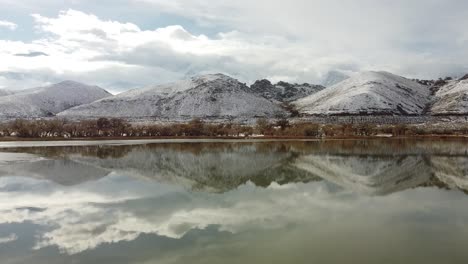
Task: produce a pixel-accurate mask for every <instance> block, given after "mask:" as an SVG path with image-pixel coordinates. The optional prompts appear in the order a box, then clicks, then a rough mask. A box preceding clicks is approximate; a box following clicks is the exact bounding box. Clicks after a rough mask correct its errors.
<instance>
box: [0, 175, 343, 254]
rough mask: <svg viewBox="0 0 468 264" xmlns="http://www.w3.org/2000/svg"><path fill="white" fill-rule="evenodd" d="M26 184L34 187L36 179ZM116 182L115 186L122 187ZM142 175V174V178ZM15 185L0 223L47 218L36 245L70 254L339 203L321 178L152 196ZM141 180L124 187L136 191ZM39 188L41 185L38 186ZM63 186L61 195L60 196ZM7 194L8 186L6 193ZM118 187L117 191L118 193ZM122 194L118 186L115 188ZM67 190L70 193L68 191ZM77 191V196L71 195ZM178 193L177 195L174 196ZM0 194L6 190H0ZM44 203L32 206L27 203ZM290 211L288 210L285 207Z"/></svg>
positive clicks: (282, 219)
mask: <svg viewBox="0 0 468 264" xmlns="http://www.w3.org/2000/svg"><path fill="white" fill-rule="evenodd" d="M29 184H30V185H29V187H32V188H38V185H34V184H35V183H32V184H31V182H30V183H29ZM124 184H125V186H120V188H119V187H118V186H115V187H117V188H118V189H122V188H125V187H128V184H127V183H124ZM145 184H146V183H144V182H142V183H141V186H142V185H145ZM23 186H24V189H23V190H17V191H15V192H14V196H15V198H14V199H13V200H11V201H10V202H9V203H7V202H4V203H2V204H0V208H1V209H0V211H1V214H0V223H21V222H25V221H30V222H33V223H35V224H38V225H43V226H47V227H48V228H49V229H50V230H49V231H45V233H43V234H41V235H40V236H39V237H38V241H37V243H36V247H35V248H36V249H40V248H43V247H47V246H57V247H59V248H60V249H61V250H62V251H64V252H67V253H69V254H74V253H78V252H82V251H85V250H88V249H93V248H96V247H97V246H99V245H101V244H104V243H115V242H118V241H130V240H133V239H135V238H136V237H138V236H139V235H140V234H142V233H146V234H150V233H151V234H158V235H161V236H166V237H171V238H181V237H183V236H184V235H185V234H186V233H187V232H188V231H190V230H193V229H204V228H206V227H207V226H210V225H218V226H219V227H220V229H221V230H224V231H229V232H232V233H237V232H241V231H243V230H246V229H248V228H268V229H270V228H276V227H281V226H284V225H285V224H287V223H290V222H292V221H294V222H295V221H301V219H302V221H303V220H305V219H309V220H311V219H313V218H311V216H310V215H309V213H307V211H304V210H302V209H300V208H298V207H297V206H296V205H298V204H304V205H308V206H314V207H317V206H318V207H327V208H328V210H329V209H330V208H333V207H334V206H340V207H341V206H343V205H344V204H340V203H334V202H332V201H326V200H327V199H326V197H331V196H330V193H329V192H328V191H327V190H326V188H325V186H323V185H322V184H315V185H302V184H301V185H289V186H281V187H278V186H275V185H273V186H272V187H270V188H267V189H257V188H256V187H255V186H253V185H252V184H247V185H245V186H242V187H241V188H239V189H237V190H234V191H231V192H228V193H226V194H224V195H215V196H213V194H208V193H191V194H187V193H184V192H179V191H178V190H177V189H175V190H173V191H172V192H165V193H163V194H161V196H159V197H158V193H157V190H156V194H155V196H156V197H146V198H145V194H144V193H143V194H142V197H141V198H140V199H138V197H137V196H135V195H129V196H127V197H119V199H118V200H116V199H112V197H111V196H110V194H109V193H108V194H106V193H100V192H99V191H98V190H96V192H90V191H89V190H86V186H84V187H76V188H74V189H69V190H68V191H67V192H66V193H65V192H62V191H61V190H57V189H60V188H63V187H60V186H56V188H57V189H54V188H50V187H47V188H49V190H48V191H44V190H42V191H39V190H36V192H35V193H32V194H31V193H30V189H29V188H28V183H27V182H25V183H24V185H23ZM141 186H136V188H135V189H133V190H127V191H128V192H129V193H131V194H137V193H138V191H139V189H140V187H141ZM39 189H40V188H39ZM61 193H63V194H64V196H60V194H61ZM10 194H12V193H10ZM118 194H119V192H118V191H116V195H118ZM120 194H121V193H120ZM65 195H66V196H67V197H70V199H66V198H65ZM80 196H81V197H82V198H81V199H77V197H80ZM180 197H182V198H181V199H179V198H180ZM0 200H1V201H5V197H0ZM26 201H28V202H26ZM33 206H34V208H37V207H40V208H45V210H33V209H31V208H33ZM285 211H290V212H291V214H289V213H288V214H286V215H285V214H284V212H285Z"/></svg>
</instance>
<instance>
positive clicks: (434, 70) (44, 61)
mask: <svg viewBox="0 0 468 264" xmlns="http://www.w3.org/2000/svg"><path fill="white" fill-rule="evenodd" d="M3 1H5V0H3ZM79 2H80V7H86V6H87V7H89V8H87V9H92V8H91V7H93V8H96V10H101V9H99V8H97V7H95V6H94V4H92V3H91V1H86V0H83V1H79ZM449 2H450V4H448V3H447V1H441V0H430V1H423V0H416V1H412V2H411V3H407V1H403V0H396V1H386V2H381V1H377V2H376V1H371V0H360V1H357V2H356V1H344V2H343V1H338V0H330V1H324V0H314V1H305V0H292V1H288V3H284V1H280V0H269V1H266V0H259V1H254V2H252V1H247V0H239V1H213V0H200V1H189V0H174V1H162V0H129V1H118V2H116V3H115V6H114V7H113V8H114V9H115V10H119V11H122V10H125V8H124V7H125V6H127V7H128V5H130V6H131V7H132V8H134V9H132V10H139V11H140V10H144V9H154V10H157V16H158V17H159V16H160V14H161V13H164V14H168V15H170V16H175V17H183V18H184V19H185V20H183V21H195V23H197V24H198V30H197V32H204V29H205V30H206V31H207V32H208V31H209V32H211V34H206V35H205V34H195V33H193V32H191V31H190V30H188V29H187V28H193V26H192V25H190V23H187V25H164V23H159V24H157V25H155V24H151V23H149V24H145V27H144V29H143V28H142V27H140V26H139V25H137V24H135V23H128V22H126V21H125V19H124V18H121V17H125V16H114V17H119V20H120V21H116V20H111V19H104V18H102V17H112V16H108V15H102V14H103V13H102V12H101V13H100V15H101V16H97V15H95V14H92V13H86V12H81V11H78V10H73V9H67V10H63V11H60V12H59V13H58V15H57V16H55V17H54V16H45V15H43V14H33V15H32V16H33V19H34V29H35V30H36V33H37V34H36V35H35V36H34V39H33V40H32V41H30V42H26V41H11V40H5V39H4V40H0V45H1V46H2V50H0V72H1V71H3V72H18V73H25V74H26V73H31V72H41V73H47V74H46V75H44V74H40V75H36V76H35V77H34V79H35V81H34V82H33V81H27V82H26V80H25V82H24V85H26V84H30V83H36V82H39V83H40V82H43V84H45V83H46V82H48V81H50V80H56V79H59V80H63V79H66V78H73V79H75V80H77V81H86V82H90V83H93V84H97V85H100V86H103V87H105V88H110V89H111V90H113V91H121V90H126V89H129V88H135V87H140V86H146V85H150V84H157V83H162V82H168V81H174V80H177V79H181V78H185V77H188V76H192V75H196V74H201V73H212V72H222V73H225V74H229V75H232V76H233V77H236V78H239V79H240V80H241V81H243V82H247V83H250V82H253V81H255V80H256V79H260V78H269V79H272V81H279V80H285V81H293V82H294V81H296V82H313V83H317V82H320V81H322V80H323V79H324V78H325V77H326V76H327V73H328V72H330V71H335V70H338V71H340V72H345V73H352V72H356V71H361V70H386V71H390V72H393V73H396V74H401V75H404V76H407V77H415V78H437V77H441V76H445V75H459V74H461V73H464V72H465V71H468V67H467V66H466V65H467V64H468V51H467V50H466V49H465V47H466V45H467V44H468V33H466V30H465V28H464V25H466V24H467V23H468V11H466V10H468V3H464V2H461V1H455V0H453V1H449ZM24 3H25V4H26V3H27V6H28V8H26V7H24V8H26V9H28V10H29V9H30V6H34V4H35V2H34V3H33V2H31V1H25V2H24ZM36 5H37V4H36ZM56 5H58V2H55V4H53V5H52V6H55V8H57V7H56ZM18 8H19V7H18ZM52 9H53V8H52ZM114 9H112V10H114ZM112 10H110V11H109V13H108V14H110V13H111V12H112ZM122 12H123V11H122ZM142 14H145V13H144V12H143V13H142ZM142 16H143V15H142ZM151 20H152V19H151V18H149V17H148V18H142V21H151ZM148 25H152V26H153V27H151V26H148ZM162 25H164V26H162ZM221 29H222V30H221ZM212 32H218V33H217V34H212ZM34 52H43V53H44V54H47V55H48V56H47V57H46V56H15V55H18V54H30V55H38V53H36V54H35V53H34ZM115 73H119V74H115ZM18 84H19V82H17V81H15V82H13V81H11V80H8V79H6V78H3V79H0V87H11V85H18ZM24 85H23V86H24ZM19 86H22V85H21V84H19ZM11 88H15V87H11Z"/></svg>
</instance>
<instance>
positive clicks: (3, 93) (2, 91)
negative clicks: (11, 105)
mask: <svg viewBox="0 0 468 264" xmlns="http://www.w3.org/2000/svg"><path fill="white" fill-rule="evenodd" d="M12 94H14V92H13V91H10V90H7V89H0V96H7V95H12Z"/></svg>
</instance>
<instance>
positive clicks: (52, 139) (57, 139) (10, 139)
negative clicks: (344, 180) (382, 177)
mask: <svg viewBox="0 0 468 264" xmlns="http://www.w3.org/2000/svg"><path fill="white" fill-rule="evenodd" d="M374 139H437V140H443V139H467V140H468V135H461V134H460V135H405V136H336V137H319V138H318V137H305V136H264V137H206V136H200V137H195V136H193V137H190V136H183V137H77V138H62V137H48V138H20V137H8V138H0V143H3V142H77V141H148V140H150V141H164V140H178V141H180V140H220V141H224V140H226V141H229V140H236V141H265V140H288V141H294V140H301V141H302V140H306V141H327V140H374Z"/></svg>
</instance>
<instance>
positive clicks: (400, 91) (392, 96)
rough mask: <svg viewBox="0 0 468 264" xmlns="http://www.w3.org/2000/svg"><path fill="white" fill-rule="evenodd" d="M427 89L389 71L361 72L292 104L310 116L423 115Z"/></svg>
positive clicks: (427, 100) (427, 96)
mask: <svg viewBox="0 0 468 264" xmlns="http://www.w3.org/2000/svg"><path fill="white" fill-rule="evenodd" d="M429 92H430V91H429V89H428V88H427V87H426V86H423V85H420V84H418V83H416V82H414V81H411V80H408V79H406V78H403V77H400V76H397V75H394V74H391V73H388V72H363V73H359V74H357V75H355V76H352V77H351V78H349V79H347V80H344V81H343V82H340V83H338V84H336V85H334V86H331V87H328V88H326V89H324V90H322V91H321V92H318V93H316V94H313V95H311V96H308V97H305V98H302V99H299V100H297V101H295V102H294V104H295V105H296V107H297V108H298V110H299V111H300V112H302V113H305V114H309V115H321V114H328V115H336V114H353V115H356V114H363V115H366V114H390V115H391V114H396V115H417V114H422V112H423V110H424V108H425V107H426V105H427V104H428V103H429Z"/></svg>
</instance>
